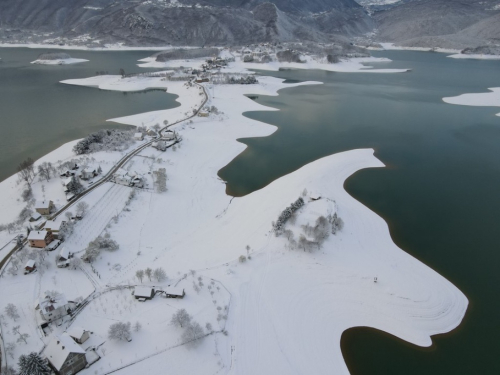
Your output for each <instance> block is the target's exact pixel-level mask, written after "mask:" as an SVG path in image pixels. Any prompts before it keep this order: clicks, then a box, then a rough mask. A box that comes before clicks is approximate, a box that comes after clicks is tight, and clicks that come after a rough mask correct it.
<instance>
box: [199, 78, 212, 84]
mask: <svg viewBox="0 0 500 375" xmlns="http://www.w3.org/2000/svg"><path fill="white" fill-rule="evenodd" d="M206 82H210V79H208V78H199V79H197V80H196V83H206Z"/></svg>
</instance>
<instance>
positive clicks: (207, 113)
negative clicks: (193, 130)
mask: <svg viewBox="0 0 500 375" xmlns="http://www.w3.org/2000/svg"><path fill="white" fill-rule="evenodd" d="M208 116H210V112H208V111H207V110H206V109H202V110H201V111H200V112H198V117H208Z"/></svg>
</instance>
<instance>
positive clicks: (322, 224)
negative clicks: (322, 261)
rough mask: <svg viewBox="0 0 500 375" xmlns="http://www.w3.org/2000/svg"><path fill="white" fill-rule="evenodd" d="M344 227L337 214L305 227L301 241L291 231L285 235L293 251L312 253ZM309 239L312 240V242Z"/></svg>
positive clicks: (284, 232)
mask: <svg viewBox="0 0 500 375" xmlns="http://www.w3.org/2000/svg"><path fill="white" fill-rule="evenodd" d="M343 227H344V221H343V220H342V219H341V218H340V217H338V216H337V214H336V213H335V214H334V215H333V216H332V215H328V217H324V216H320V217H318V218H317V219H316V222H315V225H314V226H311V225H309V224H307V225H303V226H302V230H303V232H304V233H301V234H300V236H299V240H298V241H296V240H295V238H294V233H293V231H291V230H290V229H285V230H284V231H283V234H284V235H285V236H286V238H287V239H288V242H289V245H290V248H291V249H295V248H297V247H298V248H301V249H303V250H304V251H306V250H307V251H312V249H313V248H318V249H319V248H320V247H321V245H322V244H323V242H324V241H325V240H326V239H327V238H328V237H329V236H330V234H337V233H338V232H339V231H341V230H342V228H343ZM309 238H312V240H310V239H309Z"/></svg>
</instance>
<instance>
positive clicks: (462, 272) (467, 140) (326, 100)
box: [219, 51, 500, 375]
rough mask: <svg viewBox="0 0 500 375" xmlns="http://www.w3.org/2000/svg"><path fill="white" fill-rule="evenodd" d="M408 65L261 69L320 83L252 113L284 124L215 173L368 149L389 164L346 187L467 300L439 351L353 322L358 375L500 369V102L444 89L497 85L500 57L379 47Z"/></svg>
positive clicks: (270, 100)
mask: <svg viewBox="0 0 500 375" xmlns="http://www.w3.org/2000/svg"><path fill="white" fill-rule="evenodd" d="M374 55H377V56H384V57H389V58H390V59H392V60H393V62H392V63H377V64H375V65H376V66H377V67H380V68H382V67H387V68H411V69H413V70H412V72H411V73H401V74H363V73H331V72H322V71H300V70H299V71H281V72H278V73H271V74H270V73H263V72H261V73H263V74H269V75H273V76H276V77H282V78H286V79H290V80H300V81H306V80H314V81H322V82H324V85H321V86H301V87H297V88H293V89H288V90H282V91H280V95H279V96H278V97H265V96H259V97H258V98H257V99H255V100H256V101H257V102H258V103H261V104H263V105H266V106H271V107H274V108H278V109H279V110H280V111H279V112H249V113H247V114H246V115H247V116H248V117H250V118H253V119H257V120H260V121H264V122H267V123H270V124H274V125H277V126H278V130H277V131H276V132H275V133H274V134H273V135H271V136H269V137H265V138H253V139H243V140H241V141H242V142H243V143H245V144H247V145H248V146H249V147H248V149H247V150H246V151H245V152H243V153H242V154H241V155H239V156H238V157H237V158H236V159H235V160H234V161H232V162H231V163H230V164H229V165H228V166H227V167H226V168H224V169H223V170H221V171H220V172H219V175H220V177H221V178H222V179H224V180H225V181H228V187H227V189H228V192H230V193H231V194H234V195H237V196H241V195H245V194H248V193H250V192H252V191H254V190H256V189H260V188H262V187H264V186H265V185H267V184H269V183H270V182H271V181H273V180H275V179H276V178H279V177H280V176H282V175H284V174H287V173H290V172H292V171H294V170H296V169H298V168H300V167H301V166H303V165H304V164H306V163H308V162H310V161H313V160H316V159H318V158H320V157H323V156H326V155H330V154H332V153H336V152H339V151H344V150H350V149H354V148H365V147H372V148H374V149H375V150H376V156H377V157H378V158H379V159H380V160H382V161H383V162H384V163H385V164H386V165H387V168H384V169H379V168H377V169H368V170H363V171H360V172H358V173H356V174H355V175H354V176H352V177H351V178H349V179H348V180H347V182H346V184H345V187H346V189H347V191H348V192H349V193H350V194H351V195H352V196H353V197H354V198H356V199H358V200H359V201H361V202H362V203H363V204H365V205H366V206H368V207H369V208H370V209H372V210H373V211H375V212H377V213H378V214H379V215H380V216H382V217H383V218H384V219H385V220H386V221H387V222H388V224H389V226H390V231H391V236H392V238H393V240H394V242H395V243H396V244H397V245H398V246H400V247H401V248H402V249H404V250H405V251H407V252H408V253H410V254H412V255H413V256H415V257H416V258H418V259H420V260H421V261H423V262H424V263H426V264H428V265H429V266H431V267H432V268H433V269H434V270H436V271H437V272H439V273H440V274H441V275H443V276H444V277H446V278H447V279H449V280H450V281H451V282H453V283H454V284H455V285H456V286H457V287H458V288H460V289H461V290H462V291H463V292H464V293H465V294H466V295H467V297H468V299H469V301H470V305H469V309H468V311H467V314H466V317H465V319H464V321H463V323H462V325H461V326H460V327H459V328H458V329H457V330H455V331H453V332H452V333H450V334H446V335H440V336H435V337H434V338H433V341H434V345H433V347H432V348H431V349H422V348H418V347H416V346H413V345H409V344H407V343H404V342H402V341H401V340H398V339H396V338H394V337H392V336H389V335H387V334H385V333H383V332H380V331H376V330H373V329H367V328H356V329H351V330H349V331H347V332H346V333H345V334H344V335H343V338H342V351H343V353H344V356H345V358H346V361H347V364H348V367H349V369H350V371H351V373H352V374H353V375H370V374H371V375H373V374H398V375H401V374H405V375H413V374H415V375H417V374H419V375H421V374H436V375H438V374H439V375H443V374H454V375H457V374H464V375H471V374H500V361H498V356H499V354H500V339H499V338H500V319H499V310H500V298H499V293H498V291H499V285H500V272H499V270H498V266H499V265H500V248H499V237H500V235H499V233H500V199H499V192H500V117H497V116H495V114H496V113H498V112H499V108H487V107H483V108H481V107H465V106H456V105H450V104H446V103H444V102H442V100H441V98H442V97H446V96H455V95H459V94H462V93H472V92H485V91H487V88H488V87H498V86H500V62H498V61H477V60H476V61H475V60H454V59H449V58H446V57H445V55H443V54H438V53H423V52H409V51H385V52H375V53H374Z"/></svg>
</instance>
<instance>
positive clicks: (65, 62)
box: [31, 58, 89, 65]
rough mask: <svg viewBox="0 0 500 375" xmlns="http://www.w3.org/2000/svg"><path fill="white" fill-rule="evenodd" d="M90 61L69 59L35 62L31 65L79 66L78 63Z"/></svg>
mask: <svg viewBox="0 0 500 375" xmlns="http://www.w3.org/2000/svg"><path fill="white" fill-rule="evenodd" d="M87 61H89V60H85V59H75V58H69V59H57V60H43V59H42V60H35V61H32V62H31V64H38V65H69V64H78V63H83V62H87Z"/></svg>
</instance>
